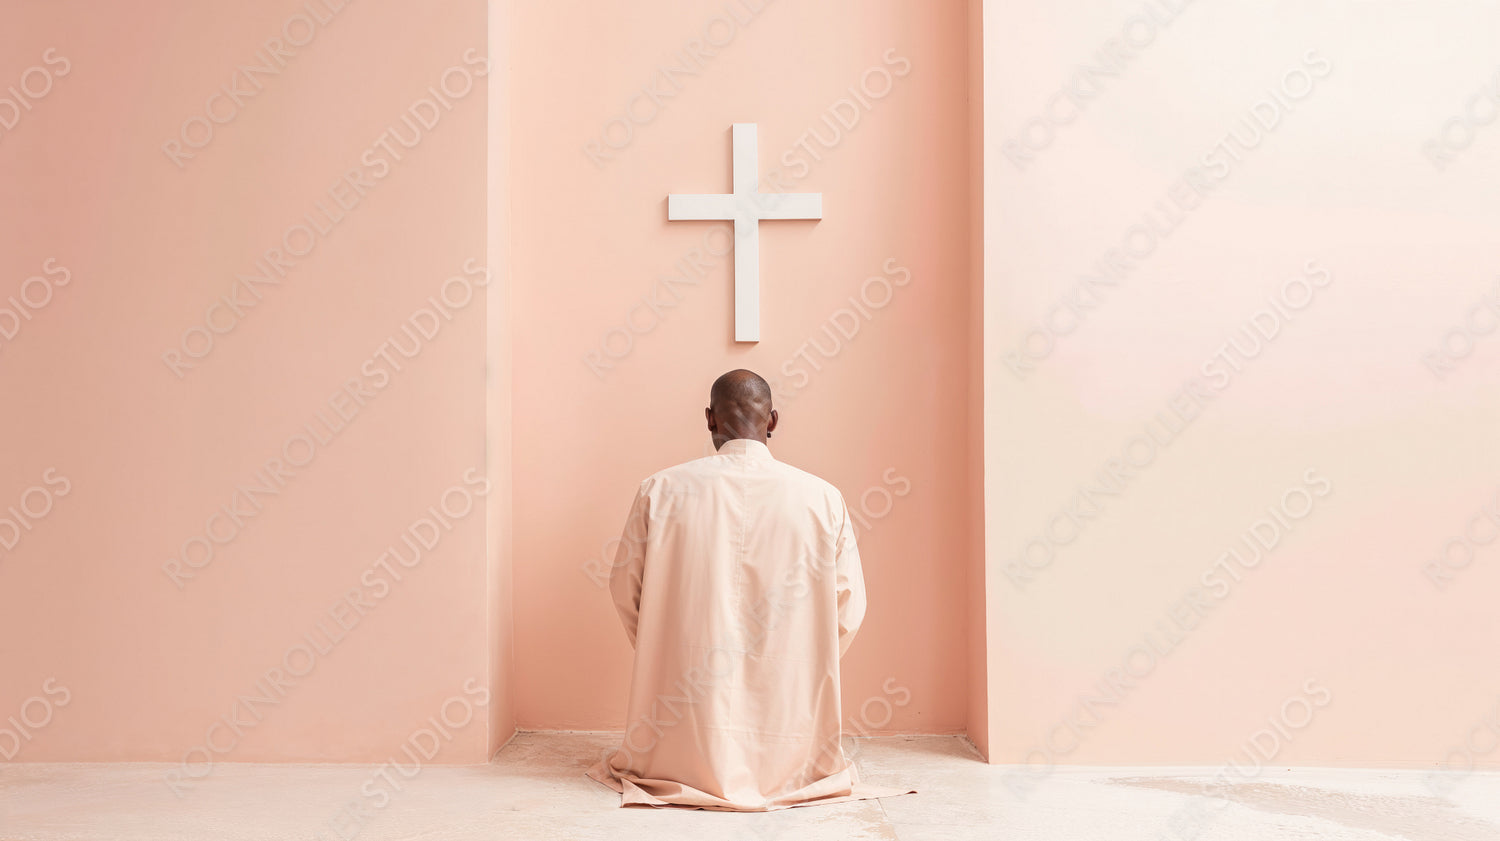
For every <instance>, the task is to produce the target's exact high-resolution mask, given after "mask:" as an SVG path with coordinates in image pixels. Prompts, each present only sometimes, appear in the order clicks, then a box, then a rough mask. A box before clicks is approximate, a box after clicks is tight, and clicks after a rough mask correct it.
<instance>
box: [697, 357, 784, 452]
mask: <svg viewBox="0 0 1500 841" xmlns="http://www.w3.org/2000/svg"><path fill="white" fill-rule="evenodd" d="M704 413H705V415H706V416H707V418H708V431H709V433H710V434H712V435H713V439H714V449H716V450H717V449H718V448H720V447H722V446H724V442H725V441H731V440H733V439H735V438H748V439H750V440H753V441H760V442H762V443H764V442H765V440H766V439H767V438H769V437H770V435H771V430H773V429H775V428H776V421H777V415H776V410H775V409H774V408H772V407H771V386H769V385H767V384H766V381H765V380H764V379H761V376H760V375H759V374H757V373H755V372H754V371H747V370H745V369H744V368H738V369H735V370H733V371H730V372H729V373H727V374H725V375H723V376H721V377H719V378H718V379H717V380H714V385H713V388H712V389H710V390H709V393H708V408H707V409H705V410H704Z"/></svg>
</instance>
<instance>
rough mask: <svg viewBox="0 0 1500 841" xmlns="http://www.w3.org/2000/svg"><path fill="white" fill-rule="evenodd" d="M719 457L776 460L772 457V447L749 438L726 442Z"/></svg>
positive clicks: (732, 439) (733, 439) (720, 450)
mask: <svg viewBox="0 0 1500 841" xmlns="http://www.w3.org/2000/svg"><path fill="white" fill-rule="evenodd" d="M719 455H721V456H750V457H751V458H756V459H773V460H774V459H775V456H772V455H771V448H770V447H767V446H766V445H765V444H763V443H761V442H760V441H755V440H752V439H749V438H731V439H730V440H728V441H725V442H724V446H722V447H720V448H719Z"/></svg>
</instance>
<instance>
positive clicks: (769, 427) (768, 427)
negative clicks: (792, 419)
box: [766, 409, 781, 432]
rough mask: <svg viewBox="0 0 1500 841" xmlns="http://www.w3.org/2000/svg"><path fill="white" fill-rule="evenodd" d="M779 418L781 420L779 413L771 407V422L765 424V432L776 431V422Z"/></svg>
mask: <svg viewBox="0 0 1500 841" xmlns="http://www.w3.org/2000/svg"><path fill="white" fill-rule="evenodd" d="M779 420H781V415H778V414H776V410H775V409H772V410H771V422H770V423H768V424H766V431H767V432H775V431H776V422H777V421H779Z"/></svg>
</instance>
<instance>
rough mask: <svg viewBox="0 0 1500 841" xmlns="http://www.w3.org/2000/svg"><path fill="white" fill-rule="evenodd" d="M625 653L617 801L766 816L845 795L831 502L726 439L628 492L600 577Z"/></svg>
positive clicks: (839, 534) (840, 514)
mask: <svg viewBox="0 0 1500 841" xmlns="http://www.w3.org/2000/svg"><path fill="white" fill-rule="evenodd" d="M611 592H612V593H613V595H614V599H615V605H616V607H617V608H618V610H619V612H620V617H621V620H622V622H623V623H624V625H625V629H626V634H627V635H628V636H629V637H630V639H631V641H632V643H634V644H635V646H636V660H635V667H634V673H633V679H632V682H631V693H630V703H629V713H628V718H627V722H626V726H627V730H626V733H625V739H624V742H623V745H622V747H621V748H620V750H618V751H616V752H615V753H614V754H613V756H612V757H611V758H610V759H608V760H607V761H603V762H601V763H600V764H599V765H596V766H595V768H594V769H593V770H591V772H590V775H591V776H593V777H595V779H598V780H600V782H604V783H606V784H607V785H611V787H614V788H616V789H617V790H622V793H623V794H624V802H625V803H626V804H632V803H641V804H650V805H666V804H676V805H686V806H700V807H704V808H718V809H768V808H769V809H774V808H784V807H786V806H794V805H801V804H804V803H807V802H821V801H822V800H823V799H825V798H826V799H832V798H839V799H842V798H846V797H849V796H851V791H852V789H853V787H854V784H855V783H856V779H855V777H854V774H853V769H852V766H850V765H849V763H848V762H847V760H846V759H845V757H844V755H843V752H842V749H841V748H840V745H839V735H840V733H839V727H840V719H841V713H840V692H839V657H840V655H841V654H842V653H843V651H844V650H845V649H846V648H847V647H848V644H849V642H850V641H851V640H852V639H853V635H854V632H855V631H856V630H858V627H859V624H860V621H861V619H862V618H863V616H864V610H865V598H864V582H863V578H862V572H861V569H860V562H859V553H858V550H857V549H856V547H855V542H854V533H853V528H852V525H851V523H850V520H849V516H848V511H847V508H846V507H845V504H844V500H843V497H842V496H841V495H840V494H839V492H838V491H837V490H836V489H835V488H834V487H833V486H832V485H830V484H828V483H827V482H824V481H823V480H822V479H819V478H817V477H816V476H813V475H811V474H809V473H805V472H803V471H801V470H798V469H796V468H794V467H791V466H789V465H786V464H782V463H781V462H778V461H776V460H775V459H774V458H772V456H771V453H770V450H769V449H768V448H767V447H766V445H765V444H763V443H761V442H760V441H755V440H748V439H743V438H741V439H734V440H730V441H727V442H725V443H724V444H723V446H722V447H721V449H720V451H719V453H718V455H714V456H709V457H707V458H702V459H698V460H696V461H692V462H688V463H686V464H682V465H678V466H676V467H673V468H669V469H667V470H663V471H661V472H659V473H656V474H654V475H653V476H651V477H650V478H648V479H647V480H646V481H644V482H642V483H641V486H640V489H639V491H638V493H637V495H636V500H635V503H634V505H632V507H631V512H630V517H629V519H628V521H627V523H626V527H625V531H624V536H623V537H622V538H621V544H620V549H619V551H618V553H617V556H616V559H615V566H614V569H613V570H612V576H611Z"/></svg>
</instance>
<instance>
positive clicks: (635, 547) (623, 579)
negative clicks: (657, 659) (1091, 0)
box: [609, 482, 651, 648]
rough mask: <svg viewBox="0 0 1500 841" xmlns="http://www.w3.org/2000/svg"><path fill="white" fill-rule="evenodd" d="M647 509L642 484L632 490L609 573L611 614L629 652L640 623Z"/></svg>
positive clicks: (647, 499)
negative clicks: (621, 627) (614, 614)
mask: <svg viewBox="0 0 1500 841" xmlns="http://www.w3.org/2000/svg"><path fill="white" fill-rule="evenodd" d="M650 507H651V506H650V498H649V497H648V496H647V495H646V484H645V483H644V482H642V483H641V486H640V488H638V489H637V490H636V493H635V502H634V503H632V504H631V506H630V515H629V516H628V517H626V518H625V528H624V530H623V531H621V533H620V545H619V548H617V549H616V550H615V560H614V563H613V564H612V565H611V566H610V569H609V592H610V595H611V596H612V597H613V598H614V602H615V610H617V611H619V613H620V624H622V625H624V626H625V636H626V637H627V638H628V639H629V640H630V647H631V648H635V637H636V631H637V630H638V626H639V624H640V619H641V581H642V580H643V579H644V578H645V572H646V526H647V518H648V515H649V514H650Z"/></svg>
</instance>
